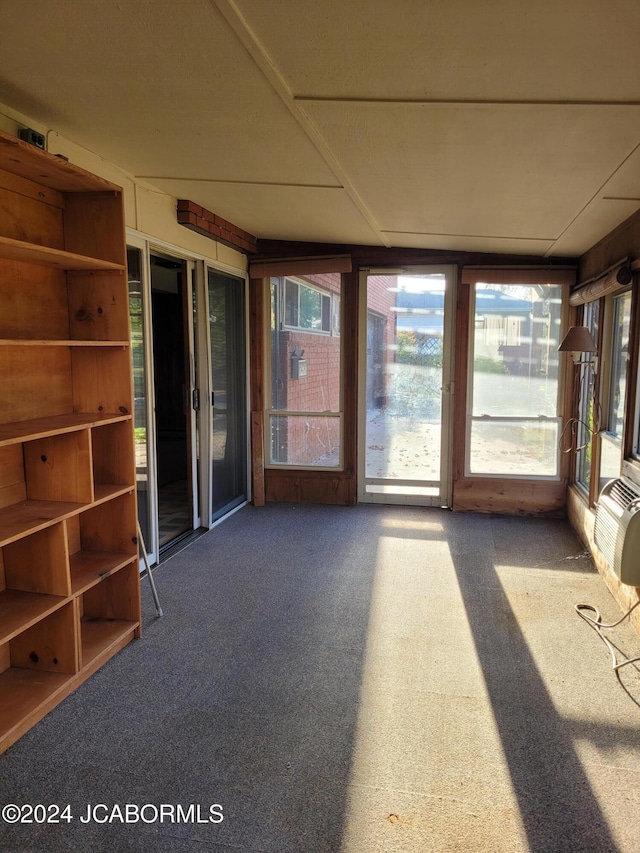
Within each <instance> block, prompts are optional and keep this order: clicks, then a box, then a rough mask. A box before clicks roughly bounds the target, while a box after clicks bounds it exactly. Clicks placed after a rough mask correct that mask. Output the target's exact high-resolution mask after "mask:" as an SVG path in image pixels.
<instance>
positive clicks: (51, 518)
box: [0, 501, 91, 546]
mask: <svg viewBox="0 0 640 853" xmlns="http://www.w3.org/2000/svg"><path fill="white" fill-rule="evenodd" d="M88 506H91V504H86V503H71V502H67V501H22V502H21V503H19V504H12V505H11V506H7V507H4V508H3V509H2V510H0V546H2V545H8V544H9V542H15V541H16V540H17V539H22V537H23V536H28V535H29V534H30V533H37V531H38V530H44V529H45V527H51V525H52V524H56V523H57V522H58V521H62V520H63V519H65V518H70V517H71V516H72V515H76V514H77V513H79V512H81V511H82V510H83V509H86V508H87V507H88Z"/></svg>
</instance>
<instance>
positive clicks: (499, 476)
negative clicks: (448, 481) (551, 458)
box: [464, 276, 567, 483]
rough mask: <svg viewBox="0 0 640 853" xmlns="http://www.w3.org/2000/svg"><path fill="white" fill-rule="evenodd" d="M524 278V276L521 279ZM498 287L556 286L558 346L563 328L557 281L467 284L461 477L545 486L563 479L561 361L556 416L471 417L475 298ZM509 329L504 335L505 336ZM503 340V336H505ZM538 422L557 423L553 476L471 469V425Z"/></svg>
mask: <svg viewBox="0 0 640 853" xmlns="http://www.w3.org/2000/svg"><path fill="white" fill-rule="evenodd" d="M523 278H524V277H523ZM494 284H495V285H500V286H517V285H522V286H525V287H534V286H535V285H536V284H538V285H541V286H543V287H557V288H558V292H559V294H560V311H559V327H558V344H559V343H560V340H561V339H562V331H563V329H564V327H565V325H566V312H567V304H566V303H567V300H566V296H565V287H564V286H563V284H561V283H560V282H558V281H550V282H547V281H544V276H541V277H540V280H539V281H537V282H535V283H534V282H533V281H532V280H531V279H528V280H524V281H522V282H520V281H518V277H517V276H515V277H514V278H513V280H512V281H505V280H503V281H493V280H492V279H491V277H490V276H487V277H482V278H480V277H479V276H478V277H475V278H474V280H473V281H469V286H470V297H469V338H468V356H467V388H466V392H467V403H466V412H467V415H466V428H465V441H464V445H465V453H464V477H465V478H468V479H494V480H527V481H529V480H535V481H542V482H548V483H557V482H559V481H561V480H562V478H563V470H562V458H561V457H562V454H561V451H560V441H559V440H560V436H561V431H562V422H563V399H564V371H563V369H562V362H561V360H560V359H559V360H558V367H557V378H556V382H557V392H556V400H555V412H556V414H555V416H554V417H549V416H544V415H538V416H507V415H505V416H499V417H498V416H491V415H485V416H480V415H474V413H473V394H474V377H475V360H476V359H475V349H476V341H475V332H476V322H475V320H476V297H477V291H478V289H479V288H486V287H487V285H494ZM508 334H509V332H508V330H507V331H505V335H506V336H508ZM505 340H506V337H505ZM492 421H493V422H494V423H513V422H518V423H525V422H531V423H539V424H550V423H555V424H556V430H557V440H556V453H555V473H554V474H531V473H526V474H523V473H515V474H511V473H505V472H477V471H474V470H473V469H472V467H471V439H472V428H473V424H474V423H476V422H478V423H491V422H492Z"/></svg>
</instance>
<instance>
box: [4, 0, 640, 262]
mask: <svg viewBox="0 0 640 853" xmlns="http://www.w3.org/2000/svg"><path fill="white" fill-rule="evenodd" d="M639 36H640V3H638V2H637V0H564V2H563V0H536V2H531V0H529V2H523V0H487V2H482V3H480V2H478V0H429V2H427V0H235V2H234V0H30V2H29V3H25V2H24V0H1V2H0V46H1V50H0V101H2V102H4V103H6V104H7V105H8V106H9V107H12V108H13V109H15V110H18V111H20V112H21V113H24V114H26V115H28V116H30V117H32V118H33V119H34V121H38V122H40V123H42V124H44V125H46V126H49V127H51V128H52V129H53V130H55V131H57V132H58V133H60V134H62V135H63V136H66V137H68V138H69V139H71V140H72V141H74V142H76V143H78V144H80V145H82V146H84V147H86V148H88V149H90V150H92V151H94V152H96V153H98V154H99V155H101V156H102V157H104V158H106V159H108V160H111V161H113V162H115V163H117V164H118V165H119V166H121V167H123V168H124V169H126V170H127V171H129V172H131V173H132V174H134V175H136V176H137V177H139V178H142V179H144V180H145V181H147V182H148V183H150V184H153V185H155V186H157V187H158V188H160V189H163V190H166V191H168V192H169V193H171V194H172V195H174V196H176V197H178V198H189V199H192V200H193V201H195V202H197V203H199V204H202V205H203V206H205V207H207V208H209V209H210V210H212V211H214V212H215V213H217V214H219V215H220V216H222V217H224V218H225V219H227V220H230V221H231V222H234V223H235V224H237V225H239V226H240V227H242V228H243V229H245V230H247V231H249V232H251V233H253V234H255V235H256V236H257V237H262V238H273V239H284V240H311V241H327V242H338V243H361V244H368V245H374V246H407V247H409V246H413V247H416V248H421V247H424V248H434V249H456V250H471V251H490V252H509V253H529V254H531V253H533V254H538V255H549V256H568V255H579V254H582V253H583V252H584V251H586V250H587V249H588V248H589V247H590V246H591V245H593V244H594V243H595V242H596V241H597V240H598V239H600V238H601V237H602V236H604V235H605V234H606V233H607V232H608V231H610V230H611V229H612V228H614V227H615V226H616V225H617V224H619V223H620V222H621V221H623V220H624V219H626V217H627V216H629V215H630V214H631V213H633V212H634V211H635V210H637V209H638V208H640V50H638V46H637V45H638V38H639Z"/></svg>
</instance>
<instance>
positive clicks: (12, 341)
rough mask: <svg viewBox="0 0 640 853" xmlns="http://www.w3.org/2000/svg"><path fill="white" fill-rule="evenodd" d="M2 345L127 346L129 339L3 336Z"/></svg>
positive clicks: (0, 342)
mask: <svg viewBox="0 0 640 853" xmlns="http://www.w3.org/2000/svg"><path fill="white" fill-rule="evenodd" d="M0 346H2V347H8V346H10V347H125V348H126V347H128V346H129V341H72V340H69V339H65V340H47V339H40V340H35V339H31V338H3V339H1V340H0Z"/></svg>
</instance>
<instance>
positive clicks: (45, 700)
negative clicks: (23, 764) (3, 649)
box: [0, 667, 75, 752]
mask: <svg viewBox="0 0 640 853" xmlns="http://www.w3.org/2000/svg"><path fill="white" fill-rule="evenodd" d="M74 678H75V677H74V676H73V675H65V674H62V673H59V672H44V671H41V670H33V669H19V668H17V667H10V668H9V669H7V670H5V671H4V672H3V673H2V674H0V752H3V751H4V750H5V749H7V747H9V746H11V744H12V743H14V742H15V741H16V740H17V739H18V738H19V737H20V736H21V735H22V734H24V732H26V731H27V730H28V729H30V728H31V726H32V725H34V724H35V723H36V722H37V721H38V720H40V719H41V718H42V717H44V715H45V714H46V713H48V711H50V710H51V708H53V707H54V705H57V703H58V702H59V701H60V700H61V699H62V698H64V696H66V694H67V693H69V692H70V689H71V685H72V684H73V682H74Z"/></svg>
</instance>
